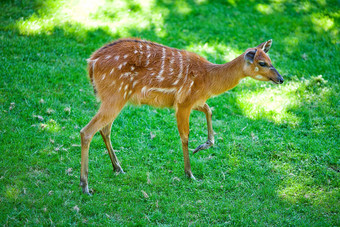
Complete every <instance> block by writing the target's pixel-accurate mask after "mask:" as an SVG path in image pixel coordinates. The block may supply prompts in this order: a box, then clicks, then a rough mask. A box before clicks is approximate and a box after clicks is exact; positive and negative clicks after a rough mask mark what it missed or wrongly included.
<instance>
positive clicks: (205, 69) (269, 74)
mask: <svg viewBox="0 0 340 227" xmlns="http://www.w3.org/2000/svg"><path fill="white" fill-rule="evenodd" d="M270 46H271V41H267V42H265V43H262V44H260V45H259V46H258V47H256V48H251V49H248V50H247V51H246V52H245V53H244V54H242V55H241V56H239V57H237V58H236V59H234V60H233V61H231V62H229V63H226V64H223V65H216V64H212V63H210V62H208V61H207V60H206V59H204V58H202V57H200V56H199V55H197V54H194V53H191V52H188V51H185V50H178V49H175V48H170V47H167V46H163V45H160V44H156V43H153V42H149V41H143V40H139V39H120V40H117V41H115V42H113V43H110V44H108V45H105V46H104V47H102V48H100V49H99V50H97V51H96V52H94V53H93V54H92V56H91V57H90V59H89V60H88V71H89V76H90V79H91V83H92V85H93V87H94V90H95V92H96V95H97V96H98V98H99V99H100V100H101V102H102V104H101V107H100V109H99V111H98V113H97V114H96V116H95V117H94V118H93V119H92V120H91V122H90V123H89V124H88V125H87V126H85V127H84V128H83V129H82V130H81V137H82V169H81V185H82V186H83V191H84V192H86V193H88V183H87V172H88V149H89V144H90V141H91V139H92V137H93V135H94V134H95V133H96V132H97V131H98V130H100V132H101V134H102V136H103V139H104V142H105V144H106V146H107V149H108V151H109V154H110V158H111V161H112V164H113V167H114V169H115V170H116V171H118V172H123V170H122V168H121V167H120V165H119V162H118V160H117V157H116V156H115V154H114V152H113V149H112V146H111V142H110V130H111V124H112V122H113V120H114V119H115V117H116V116H117V115H118V114H119V112H120V110H121V109H122V108H123V107H124V105H125V103H126V102H128V101H129V102H131V103H134V104H148V105H152V106H156V107H173V108H175V109H176V118H177V124H178V130H179V134H180V137H181V140H182V146H183V154H184V163H185V172H186V174H187V175H188V176H189V177H191V178H194V177H193V175H192V172H191V167H190V161H189V155H188V138H189V116H190V112H191V110H192V109H196V110H198V111H201V112H204V113H205V115H206V117H207V123H208V141H207V142H206V143H205V144H202V145H201V146H199V147H197V148H196V149H195V151H194V152H197V151H199V150H201V149H206V148H208V147H210V146H212V145H213V143H214V138H213V131H212V123H211V110H210V108H209V106H208V105H207V104H206V103H205V102H206V100H207V99H208V98H210V97H211V96H214V95H218V94H221V93H223V92H225V91H227V90H229V89H231V88H233V87H235V86H236V85H237V84H238V83H239V81H240V80H241V79H243V78H244V77H247V76H250V77H253V78H257V77H258V76H257V77H256V75H261V76H263V78H261V80H273V81H275V82H278V81H281V80H280V76H279V74H278V75H277V74H276V73H274V72H273V70H272V69H269V68H262V67H261V69H259V68H258V67H259V66H258V65H257V62H259V61H264V62H266V64H268V67H272V65H271V61H270V59H269V57H268V55H266V54H265V52H267V51H268V50H269V48H270ZM248 52H249V53H248ZM252 53H253V55H251V54H252ZM249 56H250V57H249ZM256 67H257V68H256ZM276 72H277V71H276Z"/></svg>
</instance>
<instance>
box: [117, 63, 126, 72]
mask: <svg viewBox="0 0 340 227" xmlns="http://www.w3.org/2000/svg"><path fill="white" fill-rule="evenodd" d="M126 64H127V62H124V63H122V64H120V65H119V66H118V69H119V70H121V69H122V67H123V66H125V65H126Z"/></svg>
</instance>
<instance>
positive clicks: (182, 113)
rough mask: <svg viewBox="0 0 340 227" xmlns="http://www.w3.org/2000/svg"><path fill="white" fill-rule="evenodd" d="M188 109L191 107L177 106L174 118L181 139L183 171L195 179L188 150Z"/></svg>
mask: <svg viewBox="0 0 340 227" xmlns="http://www.w3.org/2000/svg"><path fill="white" fill-rule="evenodd" d="M190 111H191V108H180V107H178V108H177V111H176V118H177V127H178V132H179V135H180V137H181V141H182V149H183V156H184V171H185V174H186V175H187V177H189V178H191V179H194V180H195V177H194V175H193V174H192V172H191V166H190V159H189V151H188V142H189V117H190Z"/></svg>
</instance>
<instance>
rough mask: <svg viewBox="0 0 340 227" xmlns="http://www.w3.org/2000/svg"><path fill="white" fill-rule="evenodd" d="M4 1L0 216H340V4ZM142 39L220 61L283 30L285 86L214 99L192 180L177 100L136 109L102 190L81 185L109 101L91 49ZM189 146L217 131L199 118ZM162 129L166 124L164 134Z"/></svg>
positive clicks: (278, 50)
mask: <svg viewBox="0 0 340 227" xmlns="http://www.w3.org/2000/svg"><path fill="white" fill-rule="evenodd" d="M0 7H1V8H0V9H1V12H2V13H1V15H0V19H1V22H2V23H1V25H0V26H1V30H0V39H1V42H0V45H1V48H0V53H1V55H0V58H1V64H0V69H1V81H0V84H1V89H0V103H1V106H0V119H1V121H0V132H1V133H0V146H1V147H0V152H1V157H2V158H1V159H0V203H1V206H0V211H1V212H0V223H1V224H4V225H19V224H29V225H36V224H38V225H39V224H40V225H41V224H43V225H50V224H51V225H62V224H72V225H76V224H81V223H87V224H102V225H103V224H119V225H147V224H169V225H178V224H180V225H191V224H194V225H205V224H219V225H225V224H234V225H308V226H309V225H319V226H334V225H339V213H338V210H339V204H340V203H339V179H340V178H339V139H338V138H339V136H340V135H339V134H340V133H339V131H340V120H339V119H340V118H339V113H340V109H339V104H340V99H339V91H340V88H339V83H338V76H339V62H340V59H339V54H338V53H339V30H338V27H339V16H340V15H339V4H338V2H337V1H299V2H296V1H277V2H271V1H263V2H257V1H247V2H243V1H158V0H155V1H101V0H98V1H96V2H91V1H82V2H81V3H80V2H77V1H73V2H72V1H71V2H68V1H5V2H4V3H3V4H1V6H0ZM126 36H136V37H141V38H144V39H148V40H152V41H157V42H160V43H162V44H165V45H169V46H172V47H176V48H183V49H187V50H189V51H194V52H196V53H198V54H200V55H202V56H204V57H206V58H207V59H208V60H210V61H212V62H215V63H223V62H225V61H229V60H231V59H233V58H234V57H236V56H237V55H238V54H241V53H242V52H243V51H244V50H245V49H246V48H248V47H252V46H256V45H258V44H259V43H261V42H263V41H265V40H267V39H269V38H272V39H273V40H274V44H273V47H272V49H271V51H270V52H269V53H270V57H271V58H272V61H273V64H274V65H275V66H276V68H277V69H278V70H279V71H280V72H281V74H282V75H283V76H284V78H285V83H284V84H283V85H281V86H273V85H268V84H264V83H261V82H256V81H254V80H251V79H246V80H244V81H242V83H241V84H240V85H239V86H238V87H236V88H235V89H233V90H231V91H229V92H227V93H226V94H224V95H222V96H219V97H216V98H213V99H211V100H209V101H208V104H209V105H210V106H211V107H213V114H214V116H213V126H214V131H215V132H216V133H217V135H216V145H215V146H214V147H213V148H211V149H209V150H206V151H201V152H200V153H198V154H197V155H192V156H191V163H192V169H193V172H194V174H195V176H196V177H197V178H198V179H199V180H198V181H196V182H192V181H189V180H187V179H186V178H185V177H184V173H183V157H182V152H181V146H180V140H179V136H178V132H177V128H176V122H175V117H174V111H173V110H169V109H155V108H152V107H148V106H142V107H134V106H127V107H126V108H125V109H124V110H123V111H122V113H121V114H120V115H119V117H118V118H117V120H116V121H115V123H114V124H113V128H112V136H111V137H112V144H113V147H114V148H115V149H116V150H118V151H119V152H117V155H118V158H119V160H120V161H121V165H122V167H123V169H124V170H125V171H126V174H125V175H118V176H116V175H115V174H114V173H113V172H112V167H111V164H110V161H109V157H108V155H107V152H106V151H105V146H104V143H103V142H102V139H101V137H100V135H96V136H95V137H94V139H93V141H92V143H91V148H90V166H89V170H90V173H89V181H90V187H91V188H92V189H93V190H94V196H93V197H88V196H85V195H82V194H81V193H80V188H79V172H80V147H79V145H80V139H79V130H80V129H81V128H82V127H83V126H84V125H85V124H87V123H88V121H89V120H90V119H91V118H92V116H93V115H94V114H95V112H96V110H97V109H98V107H99V103H97V102H96V101H95V98H94V95H93V91H92V87H91V85H90V83H89V81H88V79H87V77H86V61H85V59H86V58H88V57H89V55H90V54H91V53H92V52H93V51H94V50H95V49H97V48H99V47H100V46H102V45H103V44H104V43H106V42H110V41H111V40H113V39H116V38H120V37H126ZM190 124H191V132H190V142H189V147H190V148H192V149H193V148H195V147H196V146H197V145H199V144H200V143H202V142H204V141H205V139H206V123H205V117H204V116H203V115H202V113H198V112H193V113H192V116H191V121H190ZM151 134H152V135H153V136H152V137H153V138H152V139H151Z"/></svg>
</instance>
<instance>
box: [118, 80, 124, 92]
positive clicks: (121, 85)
mask: <svg viewBox="0 0 340 227" xmlns="http://www.w3.org/2000/svg"><path fill="white" fill-rule="evenodd" d="M122 87H123V82H121V83H120V87H119V89H118V91H120V90H122Z"/></svg>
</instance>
